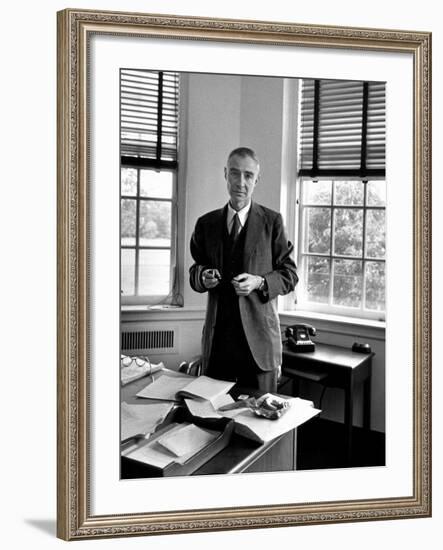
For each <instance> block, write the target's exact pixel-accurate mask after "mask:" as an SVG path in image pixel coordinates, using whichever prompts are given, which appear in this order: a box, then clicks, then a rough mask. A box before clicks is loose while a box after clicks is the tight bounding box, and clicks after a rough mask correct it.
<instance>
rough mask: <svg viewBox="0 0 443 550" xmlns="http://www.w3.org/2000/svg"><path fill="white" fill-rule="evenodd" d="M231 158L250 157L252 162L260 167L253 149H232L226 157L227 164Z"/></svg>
mask: <svg viewBox="0 0 443 550" xmlns="http://www.w3.org/2000/svg"><path fill="white" fill-rule="evenodd" d="M232 157H241V158H245V157H250V158H251V159H252V160H255V162H256V163H257V165H260V161H259V160H258V157H257V154H256V153H255V151H254V150H253V149H250V148H249V147H237V148H236V149H233V150H232V151H231V152H230V153H229V155H228V163H229V161H230V160H231V158H232Z"/></svg>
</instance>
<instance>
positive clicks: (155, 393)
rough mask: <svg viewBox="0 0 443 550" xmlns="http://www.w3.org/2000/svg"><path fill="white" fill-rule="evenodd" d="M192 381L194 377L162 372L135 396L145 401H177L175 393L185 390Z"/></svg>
mask: <svg viewBox="0 0 443 550" xmlns="http://www.w3.org/2000/svg"><path fill="white" fill-rule="evenodd" d="M193 379H194V377H193V376H189V375H188V374H176V373H174V374H170V373H168V372H163V373H162V375H161V376H159V377H158V378H157V380H154V382H152V383H151V384H148V385H147V386H146V387H145V388H143V389H142V390H141V391H139V392H138V393H137V394H136V395H137V397H144V398H145V399H157V400H161V401H177V400H178V399H179V397H178V396H177V393H178V392H179V391H180V390H182V389H183V388H185V387H186V386H187V385H188V384H189V382H190V381H191V380H193Z"/></svg>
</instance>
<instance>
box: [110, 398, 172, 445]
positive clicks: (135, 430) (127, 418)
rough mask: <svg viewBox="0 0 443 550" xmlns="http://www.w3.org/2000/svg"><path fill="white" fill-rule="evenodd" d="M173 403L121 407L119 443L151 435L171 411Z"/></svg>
mask: <svg viewBox="0 0 443 550" xmlns="http://www.w3.org/2000/svg"><path fill="white" fill-rule="evenodd" d="M172 407H173V403H152V404H151V403H142V404H139V405H128V403H126V402H123V403H122V405H121V434H120V437H121V441H124V440H126V439H128V438H130V437H134V436H136V435H146V434H151V433H153V432H154V431H155V429H156V428H157V426H158V425H159V424H161V423H162V422H163V421H164V419H165V418H166V416H167V415H168V413H169V412H170V411H171V409H172Z"/></svg>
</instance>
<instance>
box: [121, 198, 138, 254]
mask: <svg viewBox="0 0 443 550" xmlns="http://www.w3.org/2000/svg"><path fill="white" fill-rule="evenodd" d="M135 216H136V200H134V199H122V200H121V218H120V229H121V243H122V245H126V246H128V245H129V246H135Z"/></svg>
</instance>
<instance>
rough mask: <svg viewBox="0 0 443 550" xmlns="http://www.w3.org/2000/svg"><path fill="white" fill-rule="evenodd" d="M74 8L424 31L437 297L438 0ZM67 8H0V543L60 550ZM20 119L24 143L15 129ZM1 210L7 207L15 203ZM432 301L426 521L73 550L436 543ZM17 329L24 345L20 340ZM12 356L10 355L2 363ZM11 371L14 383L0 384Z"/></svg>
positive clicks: (86, 0)
mask: <svg viewBox="0 0 443 550" xmlns="http://www.w3.org/2000/svg"><path fill="white" fill-rule="evenodd" d="M73 4H74V5H77V6H78V7H84V8H89V9H108V10H128V11H138V12H149V11H150V12H153V13H156V12H157V13H166V14H167V13H179V14H189V15H206V16H213V17H231V18H244V19H247V18H255V19H261V20H276V21H292V22H298V23H319V24H330V25H350V26H366V27H377V28H393V29H416V30H428V31H433V32H434V39H433V40H434V42H433V52H434V53H433V55H434V68H433V83H434V93H433V97H434V119H435V121H437V123H435V124H434V126H433V128H434V130H433V132H434V142H433V143H434V150H435V151H436V155H435V158H436V161H437V162H436V163H435V166H434V181H435V182H436V183H437V184H436V185H435V186H434V194H433V201H434V207H435V208H436V211H435V216H434V231H433V234H434V241H435V243H436V246H435V248H434V257H433V262H434V281H435V284H434V299H435V303H436V304H442V303H443V292H442V287H441V285H439V284H438V282H439V281H440V280H441V279H442V277H443V272H442V267H443V264H442V255H441V254H442V247H441V246H440V235H442V234H443V217H442V216H441V215H439V210H440V205H441V204H443V189H442V186H441V185H439V182H440V181H442V179H443V171H442V166H441V163H440V162H439V155H438V152H439V151H441V150H442V149H443V132H442V128H441V124H438V122H440V121H441V120H443V112H442V104H441V102H440V101H439V98H440V97H441V95H442V93H443V81H442V77H443V66H442V64H441V62H440V59H441V57H442V55H443V41H442V32H441V15H440V9H439V5H438V3H437V2H434V1H433V0H423V1H422V2H420V3H417V2H415V1H414V2H412V1H410V0H405V1H404V2H402V3H401V5H400V4H398V3H395V2H392V3H387V2H385V1H382V0H373V2H372V3H371V10H364V9H359V6H358V5H356V3H355V2H352V1H350V0H336V1H335V2H329V1H326V0H317V2H315V3H312V2H311V3H309V2H308V3H291V2H287V1H286V0H274V1H273V2H271V3H258V2H255V1H252V0H250V1H249V0H242V1H239V0H235V1H233V0H223V2H222V1H219V0H215V1H213V2H207V1H203V0H188V1H187V2H185V3H184V2H179V1H178V0H143V1H141V0H127V1H126V2H122V1H118V0H82V1H81V2H75V3H73ZM68 5H69V4H68V3H67V2H65V1H62V0H52V1H49V2H46V3H41V2H37V3H35V2H21V3H6V4H5V5H4V6H3V11H2V15H3V21H4V22H5V24H4V25H3V28H2V33H1V35H0V40H1V51H2V74H3V76H5V75H6V74H7V75H8V80H7V82H8V85H7V86H5V85H4V86H2V89H1V92H0V93H1V99H2V100H1V102H0V108H1V109H2V112H1V120H2V130H3V131H2V148H1V150H2V153H3V154H4V156H3V158H4V159H8V161H9V164H8V165H5V163H3V171H4V172H3V178H2V179H3V182H4V185H3V187H2V189H3V193H4V196H3V200H2V202H1V209H2V213H1V216H0V220H1V223H2V231H1V234H2V236H5V237H6V238H5V239H3V243H2V259H3V268H2V274H1V277H2V288H3V300H2V314H3V315H2V335H3V339H2V341H3V342H4V354H3V360H4V361H3V362H4V364H3V373H4V375H5V376H4V388H3V392H2V399H1V400H0V407H1V409H0V412H1V417H2V420H3V423H2V441H3V452H2V456H1V472H2V489H1V506H2V508H1V519H2V526H3V529H2V534H1V537H2V545H3V546H4V547H5V548H8V549H17V550H18V549H21V548H33V549H34V550H43V549H44V550H51V549H61V548H66V547H67V546H66V543H65V542H63V541H60V540H58V539H56V538H55V535H54V531H55V471H56V464H55V404H56V388H55V334H56V315H55V311H56V310H55V276H56V262H55V233H56V221H55V147H56V137H55V105H56V102H55V91H56V85H55V44H56V42H55V11H56V10H57V9H63V8H65V7H67V6H68ZM18 117H19V118H20V120H21V121H22V123H23V122H26V124H27V126H28V130H27V138H28V140H27V143H28V145H29V144H31V145H32V146H30V147H28V148H27V149H26V158H25V159H24V157H23V154H24V152H23V149H20V148H18V147H17V144H18V143H22V142H23V124H17V119H18ZM11 205H17V207H14V206H12V207H11ZM441 309H442V308H441V307H435V308H434V313H433V315H434V334H435V341H436V342H437V345H436V346H435V356H434V374H433V378H434V381H433V388H434V391H433V393H434V415H433V434H434V435H433V462H434V464H435V468H434V473H433V484H434V494H433V518H430V519H419V520H400V521H384V522H383V521H380V522H362V523H354V524H348V525H344V524H338V525H322V526H309V527H299V528H280V529H259V530H252V531H231V532H222V533H197V534H193V535H165V536H161V537H154V538H146V537H136V538H132V539H115V540H99V541H98V540H97V541H83V542H77V543H72V544H75V548H77V545H79V546H78V547H79V548H82V549H84V548H88V549H94V548H95V549H98V548H100V549H103V548H105V549H108V548H118V549H123V548H124V549H130V548H140V549H141V548H155V549H156V550H157V549H158V550H172V549H176V548H183V549H188V548H189V549H191V548H192V549H193V550H200V549H202V550H203V549H207V548H208V547H209V548H212V549H214V550H215V549H217V550H222V549H225V548H241V547H243V546H247V547H252V546H253V547H254V548H256V549H257V550H261V549H265V548H270V547H272V548H279V547H294V546H297V547H305V548H325V549H328V550H353V549H354V548H356V547H357V546H358V548H359V550H374V548H381V549H384V548H389V547H391V546H395V547H400V548H402V549H404V550H416V549H417V548H423V547H424V548H426V549H429V550H437V549H439V548H440V547H441V540H442V536H443V490H442V487H443V475H442V469H441V468H440V464H442V463H443V444H442V443H443V422H442V419H443V399H441V391H442V388H443V375H442V369H441V368H440V364H441V358H442V355H441V349H440V346H439V345H438V339H439V335H440V334H441V332H442V331H443V317H442V311H441ZM24 335H26V342H25V340H24ZM11 353H12V355H13V358H12V359H10V354H11ZM11 377H13V380H14V382H13V383H12V384H11V383H10V380H11Z"/></svg>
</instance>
